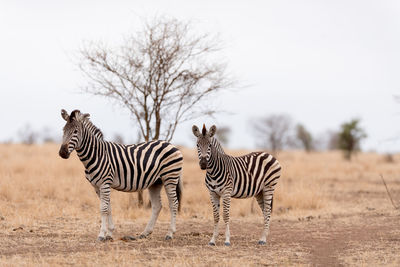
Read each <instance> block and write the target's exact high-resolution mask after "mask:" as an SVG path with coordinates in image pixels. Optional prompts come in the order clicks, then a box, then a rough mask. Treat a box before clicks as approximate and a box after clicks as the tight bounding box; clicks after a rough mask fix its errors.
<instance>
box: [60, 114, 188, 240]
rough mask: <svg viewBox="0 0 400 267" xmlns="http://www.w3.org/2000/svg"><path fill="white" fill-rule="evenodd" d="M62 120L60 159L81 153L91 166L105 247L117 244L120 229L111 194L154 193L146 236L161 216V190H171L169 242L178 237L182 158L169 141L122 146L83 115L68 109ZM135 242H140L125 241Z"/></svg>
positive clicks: (89, 173) (89, 172)
mask: <svg viewBox="0 0 400 267" xmlns="http://www.w3.org/2000/svg"><path fill="white" fill-rule="evenodd" d="M61 116H62V118H63V119H64V120H66V121H67V123H66V124H65V126H64V136H63V141H62V145H61V148H60V152H59V154H60V156H61V157H62V158H64V159H67V158H68V157H69V155H70V154H71V152H72V151H73V150H74V149H75V150H76V152H77V154H78V157H79V159H80V160H81V161H82V163H83V165H84V166H85V176H86V179H87V180H88V181H89V182H90V183H91V185H92V186H93V187H94V189H95V191H96V193H97V195H98V196H99V198H100V214H101V228H100V233H99V235H98V240H99V241H105V240H112V232H113V230H114V224H113V221H112V217H111V204H110V192H111V188H114V189H116V190H119V191H124V192H133V191H138V190H143V189H146V188H148V189H149V193H150V201H151V206H152V214H151V218H150V221H149V222H148V224H147V226H146V228H145V229H144V231H143V232H142V234H141V235H140V238H144V237H146V236H148V235H149V234H151V232H152V231H153V227H154V225H155V223H156V221H157V217H158V215H159V213H160V211H161V197H160V190H161V188H162V185H164V187H165V191H166V193H167V197H168V200H169V207H170V210H171V225H170V228H169V230H168V232H167V235H166V237H165V238H166V239H172V235H173V233H174V232H175V230H176V229H175V217H176V213H177V209H178V208H179V206H180V200H181V192H182V179H181V176H182V165H183V158H182V154H181V152H180V151H179V150H178V149H177V148H176V147H174V146H173V145H171V144H169V143H167V142H165V141H152V142H147V143H141V144H138V145H121V144H116V143H112V142H107V141H105V140H104V139H103V134H102V132H101V131H100V130H99V129H98V128H97V127H96V126H94V125H93V124H92V122H91V121H90V120H89V114H82V113H81V112H80V111H79V110H74V111H72V113H71V115H68V113H67V112H66V111H65V110H64V109H63V110H61ZM124 239H125V240H134V239H135V238H134V237H131V236H127V237H124Z"/></svg>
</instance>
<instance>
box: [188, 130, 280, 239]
mask: <svg viewBox="0 0 400 267" xmlns="http://www.w3.org/2000/svg"><path fill="white" fill-rule="evenodd" d="M192 130H193V134H194V135H195V136H196V137H197V149H198V156H199V160H200V167H201V169H204V170H207V172H206V177H205V184H206V187H207V189H208V190H209V192H210V197H211V202H212V205H213V212H214V234H213V237H212V238H211V240H210V245H215V239H216V238H217V236H218V223H219V206H220V198H222V202H223V218H224V222H225V225H226V231H225V245H230V231H229V210H230V199H231V198H232V197H233V198H249V197H256V199H257V203H258V204H259V206H260V208H261V210H262V212H263V216H264V230H263V233H262V236H261V238H260V240H259V244H265V243H266V238H267V235H268V231H269V221H270V216H271V211H272V201H273V193H274V189H275V185H276V184H277V182H278V179H279V177H280V175H281V166H280V164H279V162H278V161H277V160H276V159H275V158H274V157H273V156H272V155H270V154H268V153H265V152H253V153H250V154H247V155H244V156H240V157H233V156H229V155H227V154H225V152H224V150H223V149H222V147H221V145H220V144H219V142H218V141H217V139H216V138H214V137H213V136H214V134H215V131H216V127H215V126H212V127H211V128H210V131H209V132H207V130H206V128H205V126H203V130H202V132H201V133H200V131H199V129H198V127H197V126H193V129H192Z"/></svg>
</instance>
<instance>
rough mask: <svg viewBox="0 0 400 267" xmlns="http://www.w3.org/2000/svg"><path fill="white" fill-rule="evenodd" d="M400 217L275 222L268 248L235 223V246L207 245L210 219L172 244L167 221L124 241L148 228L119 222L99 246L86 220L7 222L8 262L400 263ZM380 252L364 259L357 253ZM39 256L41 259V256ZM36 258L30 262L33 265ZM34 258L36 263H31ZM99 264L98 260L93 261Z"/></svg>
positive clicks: (0, 246) (1, 250)
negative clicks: (112, 234) (112, 235)
mask: <svg viewBox="0 0 400 267" xmlns="http://www.w3.org/2000/svg"><path fill="white" fill-rule="evenodd" d="M399 218H400V216H399V214H396V213H387V214H382V213H379V212H376V211H368V212H365V213H362V214H354V215H352V216H334V217H330V218H318V217H317V218H314V217H305V218H300V220H297V221H291V220H285V219H283V220H275V221H274V222H273V223H272V226H271V234H270V236H269V241H268V244H267V245H265V246H260V245H257V244H256V241H257V238H258V237H259V236H258V234H259V233H260V232H261V227H262V224H261V223H257V222H254V221H252V220H244V219H242V220H237V219H233V220H232V224H231V232H232V239H231V242H232V246H231V247H225V246H224V245H223V238H222V237H220V239H219V242H218V243H217V246H216V247H210V246H208V245H207V243H208V241H209V239H210V236H211V233H212V232H211V228H210V226H211V225H212V222H211V221H204V220H198V219H195V218H194V219H188V220H185V221H179V222H178V224H177V227H178V232H177V233H176V235H175V238H174V239H173V240H172V241H165V240H164V234H165V232H166V231H165V230H166V229H167V227H168V222H166V221H165V222H160V223H158V225H157V226H156V228H155V231H154V232H153V234H152V235H151V236H150V237H149V238H147V239H141V240H136V241H131V242H124V241H122V240H119V238H121V237H122V236H124V235H129V234H136V235H138V234H140V231H141V230H142V229H143V227H144V226H145V223H144V222H142V223H133V222H131V223H129V222H125V223H122V224H118V227H117V230H116V232H115V240H114V241H113V242H107V243H99V242H97V241H95V237H96V235H97V231H96V230H97V227H96V226H95V225H94V223H93V222H90V221H85V220H81V219H79V218H69V219H65V218H55V219H53V220H51V221H44V222H38V223H37V224H36V225H35V226H34V227H28V228H24V227H23V226H18V227H17V228H13V227H14V226H12V225H7V224H5V223H4V222H3V223H2V227H1V228H2V229H1V233H0V240H1V241H0V254H1V255H2V258H1V260H2V265H14V264H16V263H19V264H22V265H25V264H26V265H36V264H74V265H75V264H78V265H96V264H97V263H103V264H106V265H117V264H118V265H120V264H122V265H131V264H134V265H167V266H169V265H177V266H179V265H184V266H187V265H192V264H196V265H202V266H225V265H229V266H231V265H234V266H241V265H243V264H245V265H246V264H250V265H313V266H340V265H353V264H354V265H368V266H373V265H375V266H376V265H382V264H385V265H393V266H395V265H397V266H398V265H399V264H400V255H399V252H400V231H399ZM360 251H364V252H368V253H369V254H373V255H376V256H374V257H373V258H372V259H368V262H365V261H364V260H365V259H364V258H363V257H362V255H357V253H355V252H360ZM35 256H36V257H35ZM28 259H29V260H28ZM32 259H33V261H32ZM89 259H92V260H93V261H90V260H89Z"/></svg>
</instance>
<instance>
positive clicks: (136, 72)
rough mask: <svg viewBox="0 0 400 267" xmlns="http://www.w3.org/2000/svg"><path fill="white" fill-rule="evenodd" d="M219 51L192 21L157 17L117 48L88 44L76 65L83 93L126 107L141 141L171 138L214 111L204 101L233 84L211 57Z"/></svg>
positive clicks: (213, 42)
mask: <svg viewBox="0 0 400 267" xmlns="http://www.w3.org/2000/svg"><path fill="white" fill-rule="evenodd" d="M218 50H219V47H218V45H217V43H216V40H214V39H212V38H211V35H210V34H203V35H195V34H193V28H192V25H191V24H190V23H184V22H180V21H178V20H176V19H166V18H156V19H154V20H153V21H151V22H148V23H145V25H144V28H143V30H142V31H140V32H138V33H136V34H133V35H129V36H126V37H125V41H124V43H123V44H122V45H121V46H119V47H114V48H109V47H108V46H106V45H104V44H102V43H93V42H92V43H90V44H88V45H86V46H85V47H84V48H83V49H81V50H80V61H79V62H80V63H79V67H80V69H81V70H82V71H83V72H84V73H85V74H86V76H87V77H88V78H89V84H88V86H87V87H86V88H85V92H88V93H90V94H93V95H100V96H105V97H107V98H110V99H113V100H115V102H116V103H118V104H120V105H122V106H123V107H125V108H126V109H127V110H129V112H130V113H131V115H132V116H133V118H134V119H135V121H136V122H137V123H138V126H139V128H140V131H141V134H142V136H143V138H144V140H145V141H149V140H155V139H165V140H167V141H170V140H171V139H172V137H173V135H174V133H175V130H176V127H177V125H178V124H179V123H180V122H182V121H185V120H187V119H192V118H194V117H198V116H202V115H204V114H206V113H212V112H213V110H212V109H210V107H204V106H200V105H199V104H200V102H201V101H202V100H205V99H206V98H207V97H208V96H210V95H211V94H212V93H215V92H217V91H219V90H220V89H223V88H227V87H229V86H230V85H231V84H232V80H231V79H230V78H229V77H228V75H227V73H226V68H225V67H226V64H225V63H221V62H220V61H217V62H212V60H211V56H214V55H215V52H217V51H218ZM214 60H215V58H214ZM206 111H207V112H206Z"/></svg>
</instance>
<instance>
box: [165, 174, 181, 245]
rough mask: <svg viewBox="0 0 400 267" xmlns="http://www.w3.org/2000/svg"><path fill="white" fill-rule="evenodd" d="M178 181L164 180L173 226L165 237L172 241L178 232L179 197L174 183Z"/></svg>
mask: <svg viewBox="0 0 400 267" xmlns="http://www.w3.org/2000/svg"><path fill="white" fill-rule="evenodd" d="M178 179H179V177H178ZM178 179H173V178H169V179H168V178H166V179H165V180H164V186H165V192H166V193H167V197H168V202H169V209H170V211H171V225H170V227H169V230H168V232H167V235H166V236H165V239H166V240H169V239H172V237H173V234H174V233H175V232H176V214H177V212H178V196H177V193H176V190H177V184H175V183H173V181H176V182H178Z"/></svg>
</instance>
